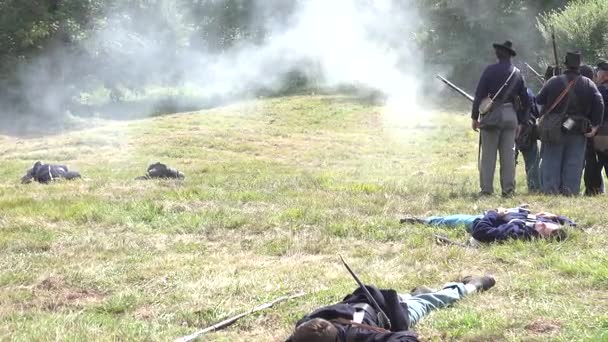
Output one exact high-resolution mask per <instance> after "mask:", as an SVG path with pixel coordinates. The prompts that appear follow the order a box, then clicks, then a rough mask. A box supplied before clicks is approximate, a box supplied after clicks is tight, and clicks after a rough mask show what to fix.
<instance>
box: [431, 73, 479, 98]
mask: <svg viewBox="0 0 608 342" xmlns="http://www.w3.org/2000/svg"><path fill="white" fill-rule="evenodd" d="M436 76H437V78H438V79H440V80H441V81H442V82H443V83H445V84H446V85H447V86H448V87H450V88H452V89H453V90H455V91H456V92H457V93H458V94H460V95H462V96H464V97H465V98H466V99H467V100H469V101H471V102H473V101H475V98H473V96H471V95H469V94H468V93H467V92H466V91H464V90H462V89H460V88H458V87H457V86H456V85H455V84H454V83H452V82H450V81H448V80H447V79H445V78H443V77H442V76H441V75H436Z"/></svg>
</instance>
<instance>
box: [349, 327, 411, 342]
mask: <svg viewBox="0 0 608 342" xmlns="http://www.w3.org/2000/svg"><path fill="white" fill-rule="evenodd" d="M351 329H356V332H355V333H354V334H352V333H353V332H350V331H349V333H347V338H346V340H347V341H353V342H418V341H419V339H418V337H417V335H416V333H414V332H412V331H400V332H385V333H382V332H375V331H371V330H366V329H363V328H351ZM351 334H352V335H351ZM349 337H350V339H349Z"/></svg>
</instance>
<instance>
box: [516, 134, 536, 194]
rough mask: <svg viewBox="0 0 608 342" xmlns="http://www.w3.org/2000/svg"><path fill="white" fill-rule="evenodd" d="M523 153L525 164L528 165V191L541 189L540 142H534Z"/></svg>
mask: <svg viewBox="0 0 608 342" xmlns="http://www.w3.org/2000/svg"><path fill="white" fill-rule="evenodd" d="M521 153H522V154H523V156H524V164H525V166H526V182H527V184H528V192H538V191H540V171H539V164H540V154H539V153H538V144H537V143H535V144H532V146H531V147H530V148H529V149H526V150H524V151H522V152H521Z"/></svg>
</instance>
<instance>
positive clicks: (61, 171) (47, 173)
mask: <svg viewBox="0 0 608 342" xmlns="http://www.w3.org/2000/svg"><path fill="white" fill-rule="evenodd" d="M76 178H80V173H78V172H75V171H69V170H68V167H67V166H65V165H55V164H42V162H40V161H37V162H36V163H35V164H34V166H33V167H32V168H31V169H29V170H27V172H26V173H25V175H24V176H23V177H21V184H28V183H31V182H32V181H36V182H39V183H44V184H46V183H49V182H51V181H54V180H57V179H68V180H71V179H76Z"/></svg>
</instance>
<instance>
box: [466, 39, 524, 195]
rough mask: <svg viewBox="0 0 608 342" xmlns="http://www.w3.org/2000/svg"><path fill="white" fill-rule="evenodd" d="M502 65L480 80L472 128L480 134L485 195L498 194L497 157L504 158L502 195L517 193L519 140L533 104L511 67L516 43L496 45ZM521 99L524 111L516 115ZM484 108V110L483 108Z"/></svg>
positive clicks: (521, 79)
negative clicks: (495, 179)
mask: <svg viewBox="0 0 608 342" xmlns="http://www.w3.org/2000/svg"><path fill="white" fill-rule="evenodd" d="M493 46H494V50H495V52H496V57H497V58H498V63H496V64H492V65H490V66H488V67H487V68H486V69H485V71H484V72H483V74H482V75H481V79H480V80H479V84H478V85H477V90H476V91H475V100H474V101H473V110H472V114H471V119H472V128H473V130H475V131H477V130H478V129H481V133H480V135H481V136H480V148H481V151H480V154H481V157H480V159H481V160H480V165H479V179H480V186H481V192H480V194H481V195H490V194H492V193H493V192H494V171H495V169H496V154H497V151H498V153H499V154H500V185H501V187H502V195H503V196H509V195H512V194H513V193H514V191H515V137H516V136H517V134H518V132H519V130H520V129H521V125H522V124H523V123H525V122H526V121H527V118H526V117H527V115H528V110H527V106H528V103H529V102H530V101H529V99H528V93H527V91H526V90H527V88H526V84H525V81H524V78H523V76H522V75H521V73H520V72H519V70H518V69H517V68H516V67H515V66H514V65H513V64H512V63H511V58H512V57H514V56H516V53H515V51H514V50H513V48H512V43H511V42H510V41H506V42H505V43H504V44H493ZM518 96H519V100H520V103H522V104H524V106H522V107H524V108H520V109H519V110H518V111H517V113H516V112H515V107H514V104H515V100H516V98H517V97H518ZM480 107H481V108H480Z"/></svg>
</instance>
